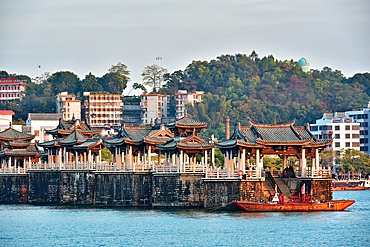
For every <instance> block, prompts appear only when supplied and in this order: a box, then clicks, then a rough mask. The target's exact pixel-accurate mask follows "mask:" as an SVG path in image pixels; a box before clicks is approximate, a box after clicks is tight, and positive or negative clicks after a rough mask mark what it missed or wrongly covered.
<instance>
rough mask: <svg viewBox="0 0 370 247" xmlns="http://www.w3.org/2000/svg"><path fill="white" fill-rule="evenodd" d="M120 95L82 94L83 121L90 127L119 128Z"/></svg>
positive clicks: (120, 114)
mask: <svg viewBox="0 0 370 247" xmlns="http://www.w3.org/2000/svg"><path fill="white" fill-rule="evenodd" d="M122 97H123V96H122V95H121V94H109V93H107V92H84V110H85V113H84V114H85V119H86V121H87V123H88V124H89V125H90V126H91V127H99V128H107V127H110V128H115V129H117V128H119V126H120V125H121V122H122V110H123V101H122Z"/></svg>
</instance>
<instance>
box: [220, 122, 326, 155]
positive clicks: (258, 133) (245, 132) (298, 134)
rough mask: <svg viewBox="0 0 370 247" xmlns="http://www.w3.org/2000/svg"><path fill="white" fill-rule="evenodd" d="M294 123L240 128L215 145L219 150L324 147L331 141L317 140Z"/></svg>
mask: <svg viewBox="0 0 370 247" xmlns="http://www.w3.org/2000/svg"><path fill="white" fill-rule="evenodd" d="M293 125H294V121H292V122H289V123H285V124H257V123H254V122H251V126H240V124H238V125H237V127H236V128H235V130H234V133H233V134H232V136H231V138H230V139H229V140H226V141H222V142H218V143H216V146H217V147H219V148H224V149H225V148H232V147H235V146H237V145H241V146H250V147H256V146H260V147H263V146H265V145H290V146H296V145H298V146H316V145H319V146H326V145H329V144H330V143H331V140H319V139H317V138H316V137H315V136H314V135H313V134H312V133H311V132H310V131H309V129H308V128H307V127H305V126H293Z"/></svg>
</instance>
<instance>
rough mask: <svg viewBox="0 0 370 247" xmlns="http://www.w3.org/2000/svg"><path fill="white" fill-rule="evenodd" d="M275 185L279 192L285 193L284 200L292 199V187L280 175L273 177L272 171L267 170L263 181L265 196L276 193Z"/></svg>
mask: <svg viewBox="0 0 370 247" xmlns="http://www.w3.org/2000/svg"><path fill="white" fill-rule="evenodd" d="M275 185H276V187H277V188H276V189H277V192H278V193H280V194H283V195H284V201H292V197H291V194H290V189H289V188H288V186H287V185H286V184H285V183H284V181H283V180H282V179H281V178H279V177H273V176H272V175H271V173H270V172H266V179H265V181H264V183H263V187H264V189H263V193H264V197H265V198H271V196H273V195H275V193H276V192H275Z"/></svg>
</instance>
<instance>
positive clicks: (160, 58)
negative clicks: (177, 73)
mask: <svg viewBox="0 0 370 247" xmlns="http://www.w3.org/2000/svg"><path fill="white" fill-rule="evenodd" d="M155 60H157V61H158V65H159V66H161V61H162V60H163V58H162V57H161V56H158V57H155Z"/></svg>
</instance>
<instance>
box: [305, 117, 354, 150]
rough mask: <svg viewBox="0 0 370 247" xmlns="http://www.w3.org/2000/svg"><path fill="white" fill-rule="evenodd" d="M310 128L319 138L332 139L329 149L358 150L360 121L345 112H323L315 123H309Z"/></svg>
mask: <svg viewBox="0 0 370 247" xmlns="http://www.w3.org/2000/svg"><path fill="white" fill-rule="evenodd" d="M310 130H311V132H312V134H314V135H315V136H316V137H318V138H319V139H324V140H326V139H332V138H333V143H332V144H331V149H332V150H333V151H340V150H341V149H349V148H351V149H355V150H360V123H358V122H357V121H355V120H354V119H353V118H352V117H348V116H346V113H345V112H335V113H324V115H323V117H322V118H321V119H317V120H316V123H315V124H310Z"/></svg>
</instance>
